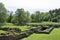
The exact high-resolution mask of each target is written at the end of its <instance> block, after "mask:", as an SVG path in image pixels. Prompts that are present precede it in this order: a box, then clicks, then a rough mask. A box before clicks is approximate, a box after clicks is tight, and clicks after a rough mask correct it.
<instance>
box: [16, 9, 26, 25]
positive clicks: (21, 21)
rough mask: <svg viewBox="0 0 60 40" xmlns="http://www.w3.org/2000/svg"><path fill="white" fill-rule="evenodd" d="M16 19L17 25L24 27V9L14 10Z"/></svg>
mask: <svg viewBox="0 0 60 40" xmlns="http://www.w3.org/2000/svg"><path fill="white" fill-rule="evenodd" d="M15 15H16V17H17V21H18V22H17V24H18V25H24V24H26V22H27V13H26V12H25V11H24V9H22V8H21V9H17V10H16V14H15Z"/></svg>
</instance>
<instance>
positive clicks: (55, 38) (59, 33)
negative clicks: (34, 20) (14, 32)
mask: <svg viewBox="0 0 60 40" xmlns="http://www.w3.org/2000/svg"><path fill="white" fill-rule="evenodd" d="M40 24H60V23H53V22H42V23H40ZM2 27H3V28H4V27H9V28H19V29H21V30H22V31H25V30H26V29H27V28H28V27H27V26H15V25H12V24H8V25H7V24H6V25H4V26H2ZM0 33H6V31H3V30H0ZM22 40H60V28H54V29H53V31H52V32H51V33H50V34H35V33H34V34H32V35H30V36H29V37H27V38H24V39H22Z"/></svg>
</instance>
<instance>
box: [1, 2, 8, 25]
mask: <svg viewBox="0 0 60 40" xmlns="http://www.w3.org/2000/svg"><path fill="white" fill-rule="evenodd" d="M6 13H7V10H6V8H5V7H4V4H2V3H0V26H1V25H3V24H4V22H5V21H6Z"/></svg>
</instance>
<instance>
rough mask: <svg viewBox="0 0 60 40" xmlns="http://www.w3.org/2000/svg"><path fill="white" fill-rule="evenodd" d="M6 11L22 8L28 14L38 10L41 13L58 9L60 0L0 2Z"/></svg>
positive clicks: (12, 0) (9, 0)
mask: <svg viewBox="0 0 60 40" xmlns="http://www.w3.org/2000/svg"><path fill="white" fill-rule="evenodd" d="M0 2H2V3H3V4H4V5H5V7H6V8H7V9H8V10H12V11H15V10H16V9H17V8H24V9H25V10H28V11H30V12H34V11H36V10H39V11H41V12H43V11H44V12H45V11H49V10H50V9H56V8H60V0H0Z"/></svg>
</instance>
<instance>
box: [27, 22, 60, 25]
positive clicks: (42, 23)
mask: <svg viewBox="0 0 60 40" xmlns="http://www.w3.org/2000/svg"><path fill="white" fill-rule="evenodd" d="M27 24H41V25H49V24H57V25H60V22H40V23H27Z"/></svg>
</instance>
